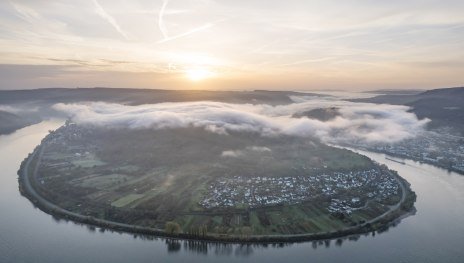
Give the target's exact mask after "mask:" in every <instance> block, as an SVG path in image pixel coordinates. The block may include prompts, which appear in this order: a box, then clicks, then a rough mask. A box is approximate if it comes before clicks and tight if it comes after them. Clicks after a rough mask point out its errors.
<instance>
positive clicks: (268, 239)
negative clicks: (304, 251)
mask: <svg viewBox="0 0 464 263" xmlns="http://www.w3.org/2000/svg"><path fill="white" fill-rule="evenodd" d="M41 150H42V147H41V145H39V146H37V147H36V148H35V149H34V150H33V152H32V153H30V154H29V155H28V156H27V157H26V158H25V159H24V160H23V162H22V163H21V167H20V169H19V171H18V175H19V177H18V182H19V190H20V192H21V194H22V195H23V196H25V197H26V198H27V199H29V200H30V201H31V202H32V203H33V204H34V205H35V206H36V207H38V208H39V209H40V210H42V211H43V212H45V213H47V214H50V215H52V216H54V217H57V218H62V219H66V220H71V221H75V222H79V223H83V224H86V225H90V226H96V227H101V228H103V229H109V230H114V231H117V232H125V233H131V234H140V235H145V236H152V237H160V238H169V239H180V240H194V241H205V242H220V243H241V244H243V243H294V242H307V241H317V240H327V239H336V238H345V237H349V236H353V235H361V234H366V233H370V232H373V231H377V230H385V229H387V228H388V227H390V226H393V225H395V224H397V223H398V222H399V221H401V219H403V218H405V217H407V216H409V215H411V214H413V213H414V212H415V208H414V202H415V198H416V196H415V193H414V192H413V191H412V190H411V189H410V188H409V187H406V186H405V184H406V185H407V186H409V184H408V183H407V181H406V180H404V179H403V178H401V177H400V176H399V175H397V174H395V175H393V176H395V177H396V179H397V180H398V182H399V183H400V185H401V187H402V189H403V196H402V200H401V201H400V202H399V203H398V204H396V205H394V207H395V208H394V209H392V210H389V211H387V212H385V213H384V214H382V215H379V216H378V217H376V218H374V219H372V220H370V221H368V222H365V223H363V224H361V225H357V226H353V227H350V228H346V229H341V230H337V231H332V232H324V233H304V234H294V235H226V234H212V233H206V234H204V235H202V236H197V235H195V236H194V235H191V234H187V233H178V234H170V233H167V232H165V231H164V230H162V229H157V228H150V227H143V226H139V225H131V224H125V223H120V222H115V221H110V220H105V219H100V218H95V217H92V216H85V215H82V214H78V213H75V212H71V211H68V210H66V209H64V208H62V207H60V206H58V205H56V204H54V203H52V202H50V201H48V200H47V199H45V198H44V197H42V196H41V195H40V194H39V193H37V191H36V190H35V189H34V187H33V186H32V185H31V182H30V180H31V178H30V176H34V175H35V171H34V172H32V174H31V173H30V171H29V168H30V165H31V163H32V161H33V160H34V159H35V158H36V157H37V155H39V156H40V152H41ZM37 158H39V157H37ZM34 168H35V169H36V168H37V167H34ZM411 197H413V198H412V200H411Z"/></svg>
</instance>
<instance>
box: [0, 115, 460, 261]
mask: <svg viewBox="0 0 464 263" xmlns="http://www.w3.org/2000/svg"><path fill="white" fill-rule="evenodd" d="M59 125H60V123H58V122H45V123H41V124H38V125H34V126H31V127H28V128H25V129H22V130H20V131H17V132H16V133H14V134H11V135H7V136H0V167H1V170H0V211H1V213H0V222H1V223H0V262H2V263H3V262H112V263H117V262H160V261H161V262H165V261H169V262H187V261H188V262H191V263H195V262H217V261H219V260H220V261H221V262H235V261H241V262H242V261H250V262H307V261H314V262H346V261H347V260H348V261H351V262H462V258H464V250H463V249H462V244H464V224H462V223H461V222H462V218H464V191H462V189H464V176H460V175H457V174H455V173H449V172H448V171H446V170H443V169H439V168H436V167H433V166H430V165H426V164H418V163H415V162H412V161H406V165H402V164H399V163H395V162H391V161H388V160H386V159H385V156H384V155H382V154H375V153H366V152H362V153H363V154H365V155H367V156H369V157H370V158H372V159H374V160H376V161H378V162H380V163H385V164H386V165H387V166H389V167H390V168H391V169H393V170H397V171H398V173H399V174H400V175H401V176H402V177H404V178H405V179H406V180H408V181H409V182H410V183H411V188H412V189H413V190H414V191H415V192H416V194H417V202H416V204H415V206H416V208H417V214H416V215H415V216H410V217H407V218H405V219H403V221H402V222H401V223H399V224H397V225H396V226H394V227H390V228H388V229H385V230H384V231H380V232H374V233H367V234H363V235H356V236H350V237H345V238H338V239H334V240H319V241H313V242H303V243H293V244H284V243H279V244H243V245H239V244H230V243H208V242H201V241H188V240H175V239H163V238H156V237H151V236H143V235H133V234H127V233H118V232H114V231H110V230H105V229H102V228H95V227H92V226H87V225H78V224H75V223H73V222H69V221H66V220H62V219H58V218H55V217H52V216H50V215H48V214H45V213H43V212H42V211H40V210H39V209H36V208H34V206H33V205H32V204H31V203H30V202H29V200H27V199H26V198H24V197H22V196H21V195H20V194H19V191H18V182H17V175H16V172H17V170H18V168H19V164H20V163H21V161H22V160H23V159H24V157H26V156H27V154H28V153H30V152H31V151H32V150H33V148H34V147H35V146H36V145H38V144H39V143H40V140H41V139H42V138H43V137H44V136H45V135H46V134H47V132H48V130H49V129H53V128H56V127H58V126H59Z"/></svg>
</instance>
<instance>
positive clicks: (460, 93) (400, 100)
mask: <svg viewBox="0 0 464 263" xmlns="http://www.w3.org/2000/svg"><path fill="white" fill-rule="evenodd" d="M351 101H355V102H370V103H385V104H396V105H407V106H410V107H411V108H412V109H411V112H414V113H415V114H416V115H417V116H418V117H419V118H420V119H422V118H429V119H431V120H432V122H431V123H430V125H429V127H430V128H432V129H436V128H442V127H450V128H452V129H454V130H455V131H457V132H459V133H461V134H463V135H464V87H456V88H446V89H434V90H428V91H425V92H422V93H419V94H415V95H380V96H376V97H373V98H367V99H354V100H351Z"/></svg>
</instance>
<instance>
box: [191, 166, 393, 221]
mask: <svg viewBox="0 0 464 263" xmlns="http://www.w3.org/2000/svg"><path fill="white" fill-rule="evenodd" d="M399 192H400V190H399V184H398V182H397V180H396V179H395V178H394V177H392V176H390V175H388V174H386V173H384V172H382V171H381V170H380V169H371V170H366V171H357V172H346V173H341V172H334V173H332V174H321V175H318V176H316V175H312V176H304V175H301V176H296V177H252V178H249V177H244V176H234V177H231V178H221V179H217V180H216V181H214V182H213V183H212V184H211V185H210V186H209V189H208V193H207V194H206V195H205V196H204V198H203V199H202V200H201V201H200V202H199V204H200V205H201V206H202V207H204V208H206V209H211V208H220V207H236V208H241V207H250V208H256V207H261V206H272V205H283V204H285V205H291V204H296V203H301V202H305V201H310V200H312V199H314V198H316V197H326V198H329V199H331V200H332V201H331V204H330V206H329V207H327V209H328V210H329V212H332V213H336V212H342V213H347V214H349V213H351V211H352V210H354V209H356V208H358V207H361V206H363V205H364V204H365V202H367V200H371V199H372V200H376V201H378V202H383V201H386V200H387V199H388V198H390V197H392V196H396V195H398V194H399Z"/></svg>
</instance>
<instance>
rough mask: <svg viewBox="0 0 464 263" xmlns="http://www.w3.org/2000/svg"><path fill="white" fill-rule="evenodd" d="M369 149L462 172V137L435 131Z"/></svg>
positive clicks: (463, 171)
mask: <svg viewBox="0 0 464 263" xmlns="http://www.w3.org/2000/svg"><path fill="white" fill-rule="evenodd" d="M366 148H368V149H369V148H371V150H374V151H379V152H384V153H387V154H390V155H394V156H400V157H404V158H407V159H413V160H417V161H421V162H425V163H430V164H433V165H438V166H441V167H443V168H446V169H450V168H451V169H454V170H456V171H458V172H461V173H464V138H462V137H458V136H452V135H447V134H439V133H436V132H424V133H423V134H422V135H420V136H418V137H416V138H413V139H408V140H404V141H401V142H399V143H395V144H388V145H377V146H374V147H373V149H372V147H368V146H367V145H366Z"/></svg>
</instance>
